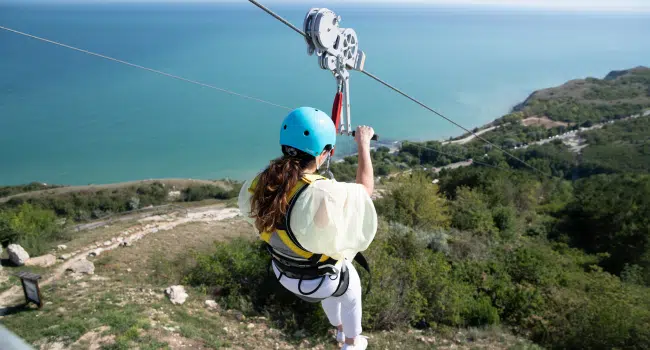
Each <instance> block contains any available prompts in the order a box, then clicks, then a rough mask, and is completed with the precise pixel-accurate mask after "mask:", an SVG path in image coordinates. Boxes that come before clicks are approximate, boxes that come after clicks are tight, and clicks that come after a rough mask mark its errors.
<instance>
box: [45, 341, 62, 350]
mask: <svg viewBox="0 0 650 350" xmlns="http://www.w3.org/2000/svg"><path fill="white" fill-rule="evenodd" d="M65 348H66V347H65V344H63V343H61V342H58V341H57V342H54V343H45V344H43V345H41V348H40V350H64V349H65Z"/></svg>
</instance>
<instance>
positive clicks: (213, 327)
mask: <svg viewBox="0 0 650 350" xmlns="http://www.w3.org/2000/svg"><path fill="white" fill-rule="evenodd" d="M171 320H172V321H174V322H176V323H178V325H179V326H180V334H181V335H182V336H183V337H185V338H189V339H195V340H202V341H203V342H205V344H206V345H208V346H211V347H213V348H215V349H219V348H221V347H225V346H229V344H228V342H227V341H224V337H225V333H224V331H223V330H222V328H223V324H222V323H221V322H220V321H219V320H217V319H215V318H214V317H213V316H211V315H209V314H207V313H206V312H205V311H198V310H195V311H194V312H193V313H192V314H190V313H188V312H187V311H186V310H184V309H179V310H176V311H174V312H173V313H172V314H171Z"/></svg>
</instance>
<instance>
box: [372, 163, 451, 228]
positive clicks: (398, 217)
mask: <svg viewBox="0 0 650 350" xmlns="http://www.w3.org/2000/svg"><path fill="white" fill-rule="evenodd" d="M375 206H376V208H377V212H378V213H379V214H381V215H383V216H384V217H385V218H386V219H388V220H389V221H394V222H399V223H402V224H404V225H407V226H411V227H414V228H418V229H431V228H437V227H447V226H449V214H448V207H447V201H446V200H445V199H444V197H442V196H441V195H440V194H439V192H438V186H437V185H434V184H432V183H431V180H430V179H429V178H427V177H426V176H425V175H424V174H419V173H417V174H413V175H412V176H411V177H410V178H404V179H403V180H402V181H400V182H399V184H397V185H394V186H393V187H392V188H391V190H390V193H389V194H388V195H387V196H385V197H384V198H381V199H379V200H378V201H377V202H376V204H375Z"/></svg>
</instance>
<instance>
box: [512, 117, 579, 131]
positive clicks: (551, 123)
mask: <svg viewBox="0 0 650 350" xmlns="http://www.w3.org/2000/svg"><path fill="white" fill-rule="evenodd" d="M521 123H522V124H524V125H525V126H531V125H540V126H543V127H545V128H546V129H551V128H554V127H556V126H565V127H566V126H569V124H568V123H564V122H558V121H555V120H551V119H549V118H548V117H545V116H543V117H529V118H526V119H524V120H522V121H521Z"/></svg>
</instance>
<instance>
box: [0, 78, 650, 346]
mask: <svg viewBox="0 0 650 350" xmlns="http://www.w3.org/2000/svg"><path fill="white" fill-rule="evenodd" d="M644 72H646V70H645V69H641V70H631V71H623V72H616V73H612V74H610V76H608V78H607V79H606V80H607V81H619V80H620V79H631V78H630V77H631V76H637V75H639V74H641V75H643V74H646V73H644ZM616 84H618V83H616ZM603 86H605V85H603ZM607 86H609V85H607ZM604 89H605V90H604V92H603V93H605V94H609V93H614V92H612V91H610V90H616V86H615V85H612V86H609V87H604ZM542 95H543V94H542ZM536 98H537V97H536ZM524 120H528V122H523V121H524ZM495 125H499V128H496V129H493V130H491V131H489V132H485V133H484V134H483V135H482V136H484V137H485V138H487V139H488V140H490V141H492V142H494V143H495V144H498V145H501V146H502V147H506V148H508V149H509V150H510V151H511V152H513V153H515V154H516V155H517V156H518V157H520V158H522V159H524V160H525V161H526V162H527V163H528V164H530V165H532V166H533V167H535V168H536V169H538V170H540V171H541V172H542V173H545V174H549V175H550V176H543V175H540V174H539V173H537V172H534V171H531V170H530V169H528V168H527V167H526V166H525V165H523V164H521V163H519V162H518V161H516V160H513V159H510V158H508V157H506V156H504V155H503V154H502V153H500V152H498V151H497V150H495V149H491V148H490V147H486V146H485V145H484V144H483V143H482V142H480V141H479V140H469V141H468V142H467V143H464V144H448V145H443V144H441V143H440V142H437V141H430V142H426V143H421V144H414V143H409V142H405V143H403V144H402V146H401V148H400V149H399V150H398V151H397V152H392V151H391V149H389V148H386V147H380V148H378V149H377V150H375V151H373V152H372V160H373V164H374V166H375V174H376V175H377V184H376V188H377V190H378V191H377V192H378V193H377V195H376V196H375V198H374V202H375V207H376V209H377V212H378V214H379V216H380V225H379V230H378V233H377V237H376V239H375V241H374V242H373V244H372V245H371V246H370V248H369V249H368V250H367V251H366V252H365V254H366V256H367V258H368V260H369V262H370V264H371V267H372V269H373V274H372V277H370V276H368V275H367V274H366V273H365V272H361V274H362V276H361V278H362V284H363V286H364V288H365V286H366V283H367V282H368V279H369V278H372V285H373V289H372V292H371V293H370V294H369V295H368V296H367V297H365V299H364V300H363V305H364V320H363V324H364V334H367V335H368V336H370V344H371V346H372V348H379V349H404V350H406V349H431V348H436V349H539V348H540V347H544V348H548V349H575V348H587V349H612V348H616V349H634V350H636V349H639V350H640V349H647V348H650V298H648V295H650V258H649V257H650V167H649V164H650V158H649V153H648V152H649V150H650V112H647V113H639V114H637V115H627V116H625V118H617V119H615V120H611V121H608V122H607V123H593V124H591V126H589V127H586V126H585V127H580V126H578V125H576V124H572V125H564V124H555V123H550V122H548V121H547V120H546V119H541V117H540V119H530V118H526V115H525V113H524V112H516V113H513V114H509V115H507V116H505V117H503V118H500V119H499V120H498V121H497V122H495ZM576 140H577V141H576ZM572 142H577V143H578V145H577V146H576V147H571V144H572ZM422 145H425V146H426V147H428V148H429V149H422V148H421V147H419V146H422ZM441 152H442V153H441ZM468 158H472V161H466V160H467V159H468ZM458 164H462V166H460V165H458ZM443 165H451V166H448V167H446V168H444V169H442V170H441V169H436V168H440V167H442V166H443ZM457 165H458V166H457ZM333 171H334V173H335V174H336V176H337V179H338V180H340V181H353V180H354V176H355V171H356V159H355V158H354V157H347V158H345V159H344V161H343V162H340V163H336V164H335V165H334V167H333ZM111 186H112V187H110V188H105V187H101V186H99V187H95V188H80V189H75V188H67V187H66V188H61V189H48V190H45V191H39V192H33V193H27V194H23V195H18V196H17V197H13V198H11V199H9V200H7V201H5V203H2V204H0V238H1V239H2V242H3V243H4V245H5V246H6V245H7V244H9V243H20V244H21V245H22V246H23V247H25V249H26V250H27V252H28V253H29V254H30V255H31V256H32V257H33V256H37V255H42V256H44V257H48V256H47V255H43V254H48V253H49V254H52V255H53V256H51V257H49V258H51V259H52V260H53V265H50V264H49V263H48V266H41V267H39V266H28V267H16V266H14V265H13V264H11V263H10V262H9V261H8V259H7V258H8V256H7V253H6V251H5V252H2V254H3V258H4V260H3V261H2V263H3V265H4V268H3V269H2V270H1V271H0V277H2V278H0V304H1V305H6V306H8V307H6V308H4V309H0V310H1V311H0V314H2V315H3V316H0V317H2V324H3V325H4V326H6V327H7V328H9V329H10V330H12V331H13V332H15V333H17V334H18V335H20V336H21V337H23V338H25V339H26V340H27V341H29V342H30V343H32V344H34V345H36V346H37V347H39V348H40V349H43V350H46V349H58V350H61V349H70V350H72V349H135V348H138V349H183V348H192V349H220V348H226V349H256V350H257V349H298V348H303V349H307V348H312V349H337V348H338V344H336V343H335V342H334V341H333V339H332V337H331V334H329V333H328V331H329V330H330V329H331V327H330V326H329V325H328V324H327V321H326V319H325V318H324V315H323V313H322V310H320V307H319V306H318V305H313V304H309V303H305V302H302V301H300V300H299V299H297V298H295V297H294V296H292V295H290V294H289V293H287V292H286V291H284V290H283V289H282V288H280V287H279V286H278V284H277V282H276V281H275V280H274V279H273V277H270V276H269V275H268V263H269V258H268V254H267V253H266V252H265V251H264V249H263V246H262V245H261V244H260V241H259V240H257V239H256V234H255V232H254V229H253V227H251V226H250V225H249V224H247V223H246V222H245V221H244V220H243V219H242V218H241V216H240V214H239V211H238V210H237V209H236V208H234V207H233V204H234V200H235V197H236V194H237V191H238V186H239V185H238V184H236V183H232V182H226V183H221V182H215V183H212V182H211V183H200V184H199V183H196V184H192V183H183V184H181V183H177V184H174V185H172V184H171V183H166V182H164V181H162V180H160V181H151V182H142V183H135V184H124V185H111ZM172 193H173V195H172ZM150 205H153V208H151V209H147V210H144V211H143V210H141V209H142V208H146V207H149V206H150ZM61 244H64V245H65V247H58V246H59V245H61ZM57 257H58V259H57ZM32 261H47V259H46V258H43V259H40V258H39V259H33V260H32ZM28 262H29V260H28ZM50 262H52V261H50ZM77 264H84V265H83V267H87V268H88V267H89V266H92V267H93V271H92V272H93V273H92V274H84V273H82V271H80V270H77V268H78V267H79V266H78V265H77ZM89 264H92V265H89ZM28 265H31V263H29V264H28ZM69 269H72V270H73V271H67V270H69ZM17 271H32V272H36V273H40V274H42V275H43V277H44V278H43V283H42V285H43V292H44V298H45V301H46V305H45V306H44V307H43V309H40V310H38V309H36V308H34V307H31V306H30V307H27V308H23V307H21V306H19V304H18V302H19V301H20V300H21V298H22V291H21V289H20V288H19V287H18V283H19V282H18V281H17V279H16V278H15V277H13V276H12V275H11V274H12V273H14V272H17ZM173 285H182V286H183V287H184V288H185V290H186V292H187V294H188V297H187V300H186V301H185V302H184V303H183V304H182V305H176V304H172V303H171V302H170V301H169V300H168V297H167V296H166V295H165V292H164V290H165V289H166V288H168V287H170V286H173ZM206 301H207V303H206Z"/></svg>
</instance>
